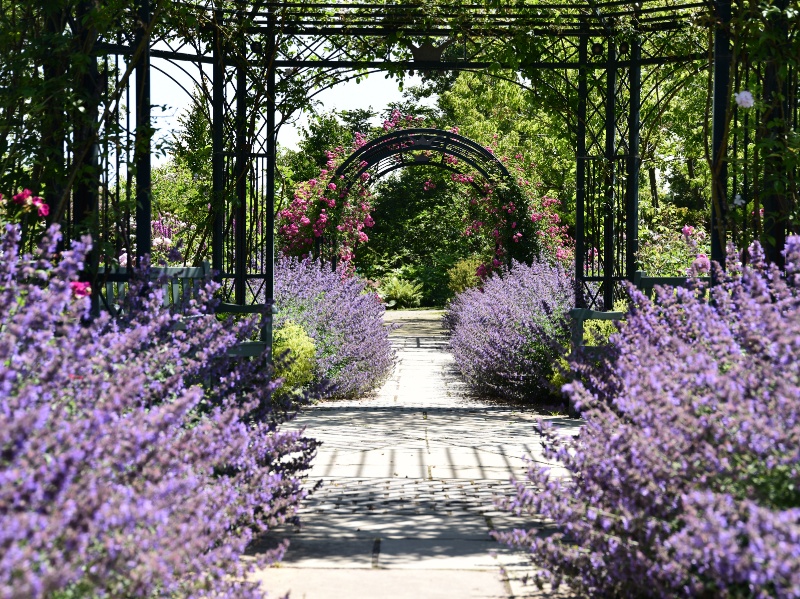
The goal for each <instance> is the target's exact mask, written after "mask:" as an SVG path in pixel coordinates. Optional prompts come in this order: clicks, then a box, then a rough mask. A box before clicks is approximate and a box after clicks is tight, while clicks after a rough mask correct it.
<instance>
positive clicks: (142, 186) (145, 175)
mask: <svg viewBox="0 0 800 599" xmlns="http://www.w3.org/2000/svg"><path fill="white" fill-rule="evenodd" d="M138 2H139V22H140V23H141V25H140V27H139V29H138V30H137V32H136V42H137V46H139V47H142V51H141V54H140V58H139V63H138V64H137V65H136V142H135V143H136V264H137V265H139V264H141V260H142V258H143V257H144V256H145V255H149V254H150V252H151V242H152V239H151V226H152V225H151V221H152V194H151V170H152V163H151V146H152V140H153V126H152V123H151V121H150V110H151V106H150V33H149V31H148V29H149V27H150V0H138Z"/></svg>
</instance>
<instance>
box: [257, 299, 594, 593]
mask: <svg viewBox="0 0 800 599" xmlns="http://www.w3.org/2000/svg"><path fill="white" fill-rule="evenodd" d="M440 318H441V312H438V311H403V312H390V313H387V320H388V321H394V322H400V323H401V324H402V325H403V326H402V327H400V328H399V329H397V330H396V331H394V332H393V333H392V338H393V343H394V346H395V348H396V350H397V358H398V359H397V365H396V367H395V370H394V373H393V375H392V376H391V378H390V379H389V380H388V381H387V382H386V384H385V385H384V386H383V387H382V388H381V389H380V390H379V391H378V392H376V393H375V394H373V395H371V396H368V397H362V398H359V399H353V400H329V401H325V402H322V403H320V404H318V405H316V406H313V407H311V408H309V409H307V410H304V411H303V412H302V413H301V414H300V416H299V417H298V419H297V420H296V423H297V424H298V425H299V426H305V427H307V430H308V431H309V432H310V433H311V436H313V437H315V438H317V439H319V440H321V441H322V442H323V445H322V446H321V447H320V450H319V453H318V455H317V458H316V460H315V463H314V466H313V468H312V470H311V472H310V475H309V480H308V485H309V487H313V486H314V485H315V484H317V483H318V482H321V487H320V488H319V489H318V490H316V491H315V492H314V493H313V494H312V495H311V496H310V497H309V498H308V499H307V500H306V502H305V503H304V506H303V508H302V511H301V519H302V528H299V529H296V528H294V527H284V528H281V529H278V530H276V531H274V533H272V534H271V535H269V536H268V537H266V538H264V539H261V540H260V541H259V543H257V544H255V545H254V546H253V548H252V551H253V552H255V553H257V552H259V551H261V550H263V549H266V548H269V547H274V546H275V545H276V544H277V543H278V542H279V540H280V539H283V538H288V539H289V540H290V546H289V550H288V551H287V553H286V556H285V558H284V560H283V562H281V564H280V565H278V566H277V567H273V568H268V569H265V570H263V571H260V572H259V573H258V575H257V576H258V579H259V580H260V581H262V583H263V585H264V587H265V588H266V589H267V590H268V591H269V592H270V594H271V595H272V596H280V595H283V594H285V593H286V592H288V591H290V592H291V597H292V598H293V599H334V598H336V599H338V598H347V599H360V598H365V599H366V598H374V597H380V598H387V599H400V598H420V599H438V598H440V597H441V598H451V597H457V598H465V599H472V598H474V599H495V598H497V599H500V598H502V599H512V598H523V597H569V596H571V595H569V594H568V593H567V592H566V591H560V592H558V593H556V592H552V591H547V590H546V591H544V592H540V591H537V590H536V589H535V588H534V587H532V586H531V585H527V586H526V585H524V584H522V581H523V579H524V578H525V576H526V575H527V574H530V572H531V565H530V563H529V559H528V557H527V555H526V554H525V553H522V552H516V551H513V550H511V549H509V548H507V547H505V546H502V545H500V544H499V543H497V542H496V541H494V539H492V537H491V536H490V534H489V532H490V531H491V530H494V529H498V530H504V529H511V528H522V527H526V528H530V527H531V526H540V527H542V528H543V530H544V529H545V528H546V527H545V526H544V525H543V523H541V522H535V521H531V520H525V519H523V518H517V517H513V516H512V515H511V514H509V513H508V512H505V511H500V510H498V509H497V508H496V507H495V504H494V497H495V496H498V495H505V496H507V495H509V494H511V492H512V489H513V487H512V485H511V483H510V482H509V479H510V478H511V477H517V478H524V473H525V468H526V466H525V461H524V459H523V456H530V457H531V458H532V459H533V460H534V461H536V462H539V463H542V464H547V462H546V461H545V460H544V459H543V458H542V455H541V453H542V452H541V445H540V443H539V441H538V436H537V434H536V433H535V431H534V428H533V426H534V421H535V420H536V419H537V418H541V417H542V415H538V414H536V413H535V412H533V411H532V410H531V409H530V408H524V409H523V408H522V407H521V406H514V405H510V404H508V403H502V402H497V401H492V400H486V399H481V398H478V397H475V396H473V395H472V394H471V393H470V392H469V390H468V389H467V388H466V386H465V385H464V383H463V382H462V381H461V380H459V378H458V375H457V373H456V371H455V369H454V365H453V361H452V357H451V356H450V354H449V353H447V351H446V344H447V339H446V337H445V336H444V332H443V330H442V329H441V326H440V324H439V319H440ZM545 417H546V418H548V419H549V420H551V421H553V423H554V425H555V426H556V427H558V428H559V430H560V431H563V434H574V433H575V432H577V430H578V426H579V423H578V421H576V420H571V419H569V418H566V417H563V416H552V415H546V416H545ZM548 465H549V466H551V467H552V468H553V469H554V471H555V472H560V468H559V467H558V465H557V464H548Z"/></svg>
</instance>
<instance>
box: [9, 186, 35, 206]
mask: <svg viewBox="0 0 800 599" xmlns="http://www.w3.org/2000/svg"><path fill="white" fill-rule="evenodd" d="M32 195H33V192H31V190H30V189H23V190H22V191H21V192H19V193H18V194H16V195H14V197H13V200H14V203H16V204H19V205H20V206H24V205H25V204H30V202H29V201H28V198H30V197H31V196H32Z"/></svg>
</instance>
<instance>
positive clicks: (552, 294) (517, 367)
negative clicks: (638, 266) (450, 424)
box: [444, 262, 575, 400]
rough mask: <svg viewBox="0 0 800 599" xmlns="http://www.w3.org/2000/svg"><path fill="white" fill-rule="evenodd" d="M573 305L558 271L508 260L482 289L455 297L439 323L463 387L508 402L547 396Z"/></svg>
mask: <svg viewBox="0 0 800 599" xmlns="http://www.w3.org/2000/svg"><path fill="white" fill-rule="evenodd" d="M574 302H575V293H574V286H573V284H572V281H571V279H570V278H569V276H568V275H567V274H566V272H565V271H564V269H563V268H561V267H560V266H552V265H549V264H546V263H539V262H535V263H533V264H532V265H530V266H528V265H525V264H521V263H519V262H514V263H513V264H512V266H511V268H510V270H508V271H507V272H502V273H499V274H498V273H495V274H493V275H492V276H491V277H490V278H489V279H487V280H486V281H485V282H484V285H483V288H481V289H468V290H467V291H464V292H463V293H460V294H459V295H457V296H456V297H455V299H453V301H452V302H451V303H450V305H449V307H448V309H447V313H446V314H445V317H444V320H445V325H446V326H447V328H448V329H450V332H451V338H450V350H451V351H452V352H453V357H454V359H455V362H456V365H457V366H458V368H459V370H460V371H461V374H462V375H463V376H464V378H465V380H466V381H467V383H468V384H469V385H470V386H472V387H474V388H475V389H478V390H480V391H484V392H490V393H493V394H496V395H500V396H504V397H509V398H517V399H524V400H531V399H533V398H536V397H541V396H542V395H543V394H544V395H547V394H548V393H549V383H548V379H549V377H550V376H551V375H552V373H553V366H554V364H555V362H556V361H557V360H558V358H559V357H560V355H561V353H562V352H563V351H564V348H565V347H566V345H567V342H568V340H569V326H568V322H567V312H568V310H569V309H570V308H572V307H573V306H574Z"/></svg>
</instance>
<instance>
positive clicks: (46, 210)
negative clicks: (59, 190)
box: [33, 196, 50, 216]
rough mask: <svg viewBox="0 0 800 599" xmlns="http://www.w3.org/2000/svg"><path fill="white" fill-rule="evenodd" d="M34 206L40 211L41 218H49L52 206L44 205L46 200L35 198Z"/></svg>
mask: <svg viewBox="0 0 800 599" xmlns="http://www.w3.org/2000/svg"><path fill="white" fill-rule="evenodd" d="M33 205H34V206H35V207H36V209H37V210H38V211H39V216H47V215H48V214H50V206H48V205H47V204H45V203H44V200H42V198H40V197H38V196H37V197H35V198H33Z"/></svg>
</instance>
